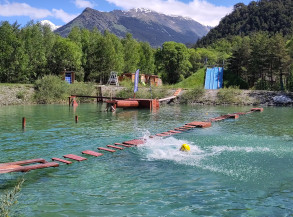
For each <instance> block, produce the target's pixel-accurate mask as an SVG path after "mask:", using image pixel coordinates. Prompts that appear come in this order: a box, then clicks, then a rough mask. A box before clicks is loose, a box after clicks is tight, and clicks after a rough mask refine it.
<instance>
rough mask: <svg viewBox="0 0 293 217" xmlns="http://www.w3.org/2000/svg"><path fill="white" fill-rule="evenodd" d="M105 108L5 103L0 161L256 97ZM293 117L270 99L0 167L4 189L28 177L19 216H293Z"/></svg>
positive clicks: (89, 141)
mask: <svg viewBox="0 0 293 217" xmlns="http://www.w3.org/2000/svg"><path fill="white" fill-rule="evenodd" d="M104 109H105V105H102V104H99V105H96V104H81V105H79V106H78V107H77V108H76V110H74V109H73V108H72V107H68V106H66V105H34V106H7V107H0V132H1V134H0V147H1V152H0V162H10V161H18V160H25V159H33V158H44V159H46V160H48V161H50V159H51V158H52V157H62V156H63V155H65V154H76V155H81V152H82V151H84V150H87V149H90V150H94V151H97V148H98V147H106V145H108V144H113V143H115V142H123V141H127V140H131V139H136V138H139V137H148V136H149V135H153V134H156V133H160V132H164V131H167V130H171V129H174V128H175V127H179V126H182V125H183V124H185V123H189V122H191V121H204V120H207V119H208V118H211V117H217V116H220V115H223V114H228V113H233V112H244V111H249V110H250V107H233V106H232V107H222V106H219V107H204V106H179V105H174V106H164V107H161V108H160V110H159V111H156V112H150V111H149V110H139V111H138V110H118V111H117V112H116V113H113V114H112V113H107V112H104ZM75 115H78V117H79V122H78V123H75V121H74V117H75ZM22 117H26V119H27V127H26V130H25V131H22V128H21V120H22ZM292 121H293V109H292V108H285V107H277V108H276V107H274V108H273V107H269V108H264V112H263V113H252V114H247V115H244V116H240V118H239V119H238V120H225V121H221V122H217V123H213V126H212V127H211V128H206V129H193V130H190V131H188V132H185V133H182V134H178V135H174V136H172V137H168V138H163V139H162V138H160V139H152V140H148V141H147V142H146V144H145V145H142V146H139V147H137V148H136V147H132V148H128V149H124V150H122V151H117V152H115V153H113V154H112V153H105V154H104V156H102V157H98V158H95V157H91V156H86V157H87V158H88V160H86V161H83V162H74V163H72V164H71V165H64V164H62V163H60V167H58V168H47V169H42V170H34V171H30V172H28V173H26V174H23V173H9V174H0V194H2V193H3V192H4V191H6V190H11V189H12V188H13V186H15V184H16V183H17V180H18V179H19V178H21V177H24V178H25V182H24V184H23V186H22V190H21V193H20V196H19V198H18V204H16V205H15V208H16V213H15V215H16V216H42V217H49V216H52V217H53V216H54V217H55V216H63V217H64V216H70V217H71V216H292V215H293V123H292ZM183 143H187V144H190V146H191V152H190V153H182V152H179V151H178V149H179V148H180V146H181V144H183Z"/></svg>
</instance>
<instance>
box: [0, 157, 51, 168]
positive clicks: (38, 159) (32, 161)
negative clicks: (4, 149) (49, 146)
mask: <svg viewBox="0 0 293 217" xmlns="http://www.w3.org/2000/svg"><path fill="white" fill-rule="evenodd" d="M32 163H47V161H46V160H45V159H43V158H37V159H31V160H23V161H15V162H8V163H2V164H0V167H1V166H8V165H25V164H32Z"/></svg>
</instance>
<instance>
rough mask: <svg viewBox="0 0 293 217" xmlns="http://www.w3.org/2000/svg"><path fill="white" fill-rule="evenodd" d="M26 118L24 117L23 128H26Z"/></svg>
mask: <svg viewBox="0 0 293 217" xmlns="http://www.w3.org/2000/svg"><path fill="white" fill-rule="evenodd" d="M25 125H26V119H25V117H23V118H22V129H25Z"/></svg>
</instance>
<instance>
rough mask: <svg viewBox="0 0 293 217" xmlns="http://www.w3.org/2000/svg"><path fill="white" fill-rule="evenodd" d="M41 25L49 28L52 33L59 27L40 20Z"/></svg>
mask: <svg viewBox="0 0 293 217" xmlns="http://www.w3.org/2000/svg"><path fill="white" fill-rule="evenodd" d="M40 23H41V24H42V25H48V26H50V28H51V30H52V31H55V30H56V29H58V28H59V27H61V26H56V25H55V24H54V23H52V22H51V21H50V20H42V21H41V22H40Z"/></svg>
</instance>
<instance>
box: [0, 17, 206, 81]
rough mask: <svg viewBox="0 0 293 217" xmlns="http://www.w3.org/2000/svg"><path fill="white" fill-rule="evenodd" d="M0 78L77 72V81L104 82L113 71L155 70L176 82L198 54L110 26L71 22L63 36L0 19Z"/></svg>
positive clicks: (30, 78)
mask: <svg viewBox="0 0 293 217" xmlns="http://www.w3.org/2000/svg"><path fill="white" fill-rule="evenodd" d="M0 51H1V53H0V82H2V83H33V82H34V81H35V80H37V79H39V78H41V77H43V76H44V75H48V74H53V75H59V74H60V73H61V72H63V71H64V70H67V71H75V72H76V79H77V80H78V81H84V82H88V81H92V82H99V83H106V82H107V81H108V78H109V75H110V72H111V71H117V72H118V73H119V74H122V73H134V72H135V71H136V70H137V69H140V71H141V72H142V73H144V74H158V75H160V76H161V77H162V78H163V82H164V83H170V84H174V83H177V82H179V81H180V80H181V79H183V78H186V77H187V76H189V75H190V74H192V73H194V72H196V70H197V69H198V66H199V65H200V61H201V59H200V57H199V56H197V57H195V53H196V52H195V51H194V49H189V48H187V47H186V46H185V45H184V44H180V43H175V42H166V43H164V45H163V46H162V47H161V48H157V49H155V48H152V47H151V46H150V44H149V43H147V42H138V41H136V40H135V39H134V38H133V37H132V35H131V34H127V35H126V36H125V37H124V38H122V39H121V38H118V37H117V36H116V35H114V34H111V33H110V32H108V31H105V32H104V33H101V32H99V31H98V30H97V29H93V30H91V31H90V30H87V29H80V28H78V27H75V28H73V29H72V30H71V32H70V33H69V35H68V37H66V38H63V37H61V36H59V35H58V34H55V33H54V32H52V31H51V29H50V27H49V26H47V25H41V24H40V23H34V22H33V21H31V22H30V23H28V24H27V25H26V26H25V27H23V28H20V26H19V25H18V24H17V23H14V24H9V23H8V22H6V21H5V22H1V24H0Z"/></svg>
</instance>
